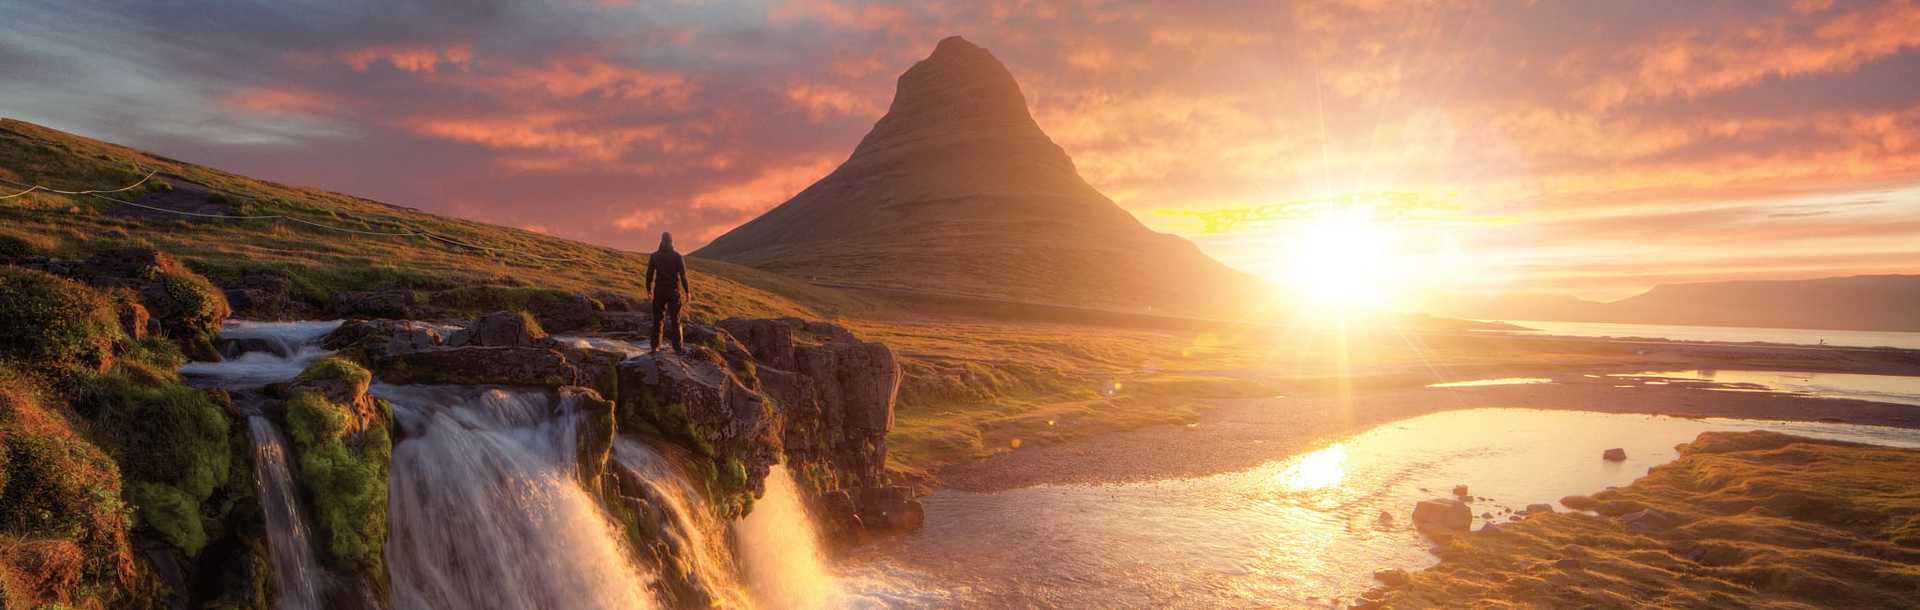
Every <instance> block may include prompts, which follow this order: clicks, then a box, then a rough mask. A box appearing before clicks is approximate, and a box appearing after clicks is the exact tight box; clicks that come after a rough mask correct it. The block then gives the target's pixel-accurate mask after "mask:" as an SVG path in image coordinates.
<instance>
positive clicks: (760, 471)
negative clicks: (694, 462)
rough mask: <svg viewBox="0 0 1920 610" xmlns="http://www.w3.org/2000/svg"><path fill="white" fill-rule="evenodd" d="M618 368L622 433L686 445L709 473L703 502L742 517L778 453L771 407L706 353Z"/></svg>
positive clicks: (662, 356)
mask: <svg viewBox="0 0 1920 610" xmlns="http://www.w3.org/2000/svg"><path fill="white" fill-rule="evenodd" d="M617 370H618V376H619V382H618V385H619V401H618V403H617V404H618V407H617V413H618V420H619V422H620V427H621V430H622V431H623V432H626V433H632V434H640V435H643V436H661V437H665V438H667V439H670V440H674V441H677V442H679V443H681V444H682V445H683V446H686V447H689V448H691V449H692V450H693V452H694V453H695V455H696V456H697V457H698V458H701V459H704V460H706V462H707V466H708V467H710V468H711V469H712V472H713V473H714V482H715V484H716V485H715V488H714V489H713V491H714V492H715V494H714V496H713V497H710V498H709V500H711V501H713V502H714V504H715V506H716V512H717V513H718V514H720V515H723V516H727V517H735V516H740V515H743V514H745V513H746V511H747V508H748V506H749V505H750V504H751V502H752V498H753V497H757V496H759V495H760V494H761V493H764V492H765V481H766V477H767V473H768V471H769V469H770V468H771V467H772V466H773V464H774V463H775V462H776V461H778V458H779V456H780V455H781V444H780V438H779V436H778V434H779V421H778V416H777V415H776V413H775V411H774V408H773V405H772V404H771V402H770V401H768V400H767V398H766V397H765V396H764V395H763V394H761V393H760V392H759V391H758V390H757V389H755V388H753V387H750V386H748V385H747V384H745V383H743V382H742V380H741V379H740V378H739V377H737V376H735V375H734V374H733V373H732V372H731V371H730V370H729V369H728V367H727V366H726V363H725V361H723V360H721V358H720V357H719V355H718V354H717V353H715V352H714V351H713V350H711V349H708V348H699V349H697V350H695V351H694V353H693V354H692V355H689V356H680V355H677V354H671V353H666V352H662V353H658V354H648V355H643V356H639V357H636V358H632V359H629V360H626V361H623V362H621V363H620V364H619V365H618V367H617Z"/></svg>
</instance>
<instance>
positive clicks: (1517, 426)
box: [853, 409, 1920, 607]
mask: <svg viewBox="0 0 1920 610" xmlns="http://www.w3.org/2000/svg"><path fill="white" fill-rule="evenodd" d="M1753 429H1767V430H1775V431H1780V432H1786V433H1792V434H1800V435H1806V436H1817V437H1825V438H1838V439H1846V440H1854V441H1861V442H1870V443H1878V444H1887V445H1900V446H1920V431H1914V430H1904V429H1894V428H1880V427H1872V426H1853V425H1840V424H1819V423H1788V422H1761V421H1747V420H1729V419H1680V418H1671V417H1659V416H1643V415H1618V414H1601V413H1586V412H1575V411H1535V410H1527V409H1472V410H1464V411H1450V412H1444V413H1437V414H1433V415H1426V416H1422V417H1416V418H1412V419H1407V420H1402V421H1399V422H1395V423H1392V424H1387V425H1383V426H1380V427H1377V428H1374V429H1372V430H1369V431H1367V432H1364V433H1361V434H1357V435H1354V436H1352V437H1349V438H1346V439H1344V440H1342V441H1340V442H1338V443H1335V444H1332V445H1329V446H1326V447H1324V448H1322V449H1319V450H1317V451H1314V452H1311V453H1307V454H1304V455H1299V456H1295V457H1293V458H1290V459H1287V460H1281V461H1276V462H1270V463H1267V464H1265V465H1262V466H1259V467H1255V468H1252V469H1249V470H1245V471H1240V472H1233V473H1226V474H1219V475H1213V476H1207V477H1200V478H1188V479H1168V480H1160V481H1152V482H1145V483H1129V484H1117V485H1038V486H1033V487H1027V488H1022V489H1015V490H1009V491H1001V492H991V493H971V492H963V491H954V490H941V491H937V492H935V493H934V494H932V495H931V496H928V497H926V498H924V499H923V501H924V502H925V505H926V509H927V520H926V526H925V528H923V529H922V530H920V531H919V532H916V533H915V534H913V535H911V536H909V537H907V538H905V539H902V540H900V541H897V542H895V543H893V544H892V545H891V546H888V547H884V548H883V549H882V550H880V551H878V552H879V555H878V556H876V557H869V558H867V559H865V563H864V564H861V563H860V562H855V565H854V566H853V573H854V574H855V575H857V574H858V573H859V572H860V570H862V569H866V570H908V571H911V572H914V573H918V574H926V575H929V578H930V580H932V581H934V582H937V583H938V584H939V586H940V588H942V589H944V590H945V591H946V592H948V593H951V594H952V595H953V596H954V597H953V599H955V600H957V601H958V603H960V604H961V605H1005V606H1036V605H1037V606H1070V607H1086V606H1098V607H1248V606H1261V607H1267V606H1280V607H1326V606H1336V605H1340V604H1341V603H1343V602H1344V601H1350V600H1352V599H1353V598H1354V596H1356V595H1358V594H1359V593H1361V592H1363V591H1365V590H1366V589H1367V588H1369V587H1370V586H1372V585H1373V582H1372V576H1371V575H1372V573H1373V571H1374V570H1376V569H1380V568H1402V569H1420V568H1424V567H1427V566H1429V565H1432V564H1433V563H1434V561H1435V559H1434V557H1433V556H1432V555H1431V554H1429V553H1428V552H1427V548H1428V543H1427V542H1426V541H1425V539H1424V538H1422V537H1421V536H1420V535H1419V534H1418V533H1417V532H1415V531H1414V530H1413V528H1412V527H1411V525H1410V523H1409V518H1410V516H1411V514H1412V509H1413V505H1414V503H1415V502H1417V501H1419V500H1422V499H1427V498H1433V497H1441V496H1447V495H1449V494H1450V491H1449V490H1451V488H1452V487H1453V486H1454V485H1459V484H1464V485H1467V486H1468V487H1469V492H1470V493H1471V494H1472V495H1473V496H1477V497H1480V498H1482V499H1478V500H1475V501H1474V502H1473V503H1472V504H1471V506H1472V507H1473V511H1474V513H1475V515H1476V517H1475V521H1476V523H1475V526H1474V527H1475V528H1479V527H1482V526H1483V525H1484V524H1485V523H1487V522H1497V521H1504V520H1507V519H1508V518H1509V517H1510V516H1511V515H1512V514H1513V513H1514V512H1515V511H1518V510H1521V509H1522V508H1524V507H1525V506H1526V505H1527V504H1529V503H1535V502H1548V503H1554V502H1557V501H1558V500H1559V499H1560V498H1561V497H1564V496H1567V495H1573V494H1589V493H1593V492H1595V491H1599V490H1601V489H1604V488H1606V487H1608V486H1619V485H1626V484H1628V483H1630V482H1632V481H1633V480H1634V479H1636V478H1638V477H1640V476H1641V475H1643V474H1645V473H1646V470H1647V468H1649V467H1651V466H1654V465H1657V464H1661V463H1664V462H1667V461H1670V460H1672V459H1674V458H1675V457H1676V454H1675V452H1674V450H1673V447H1674V445H1676V444H1679V443H1682V442H1685V441H1688V440H1691V439H1693V438H1694V437H1695V436H1697V435H1699V434H1700V433H1701V432H1705V431H1709V430H1753ZM1614 447H1619V448H1623V449H1625V450H1626V452H1627V460H1626V461H1624V462H1607V461H1604V460H1602V459H1601V458H1600V454H1601V452H1602V451H1604V450H1606V449H1609V448H1614ZM1556 508H1561V509H1563V510H1564V508H1563V507H1558V506H1556ZM1383 513H1384V514H1386V515H1387V517H1386V518H1382V514H1383ZM1482 515H1484V516H1482Z"/></svg>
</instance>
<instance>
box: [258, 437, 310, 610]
mask: <svg viewBox="0 0 1920 610" xmlns="http://www.w3.org/2000/svg"><path fill="white" fill-rule="evenodd" d="M247 426H248V429H249V433H250V434H251V435H252V437H253V466H254V477H255V478H256V479H258V481H259V484H260V508H261V510H262V511H263V512H265V513H266V515H265V517H266V525H267V546H268V552H269V553H270V555H271V556H272V561H273V578H274V584H275V585H277V588H278V589H279V591H280V610H320V588H321V584H322V583H321V582H320V580H321V577H322V574H324V572H322V571H321V569H320V565H319V560H318V559H317V558H316V556H315V555H314V553H313V537H312V536H310V535H309V534H308V533H307V521H306V519H305V518H304V517H303V516H302V515H301V514H300V500H299V498H300V496H299V493H298V492H297V491H296V490H295V489H294V487H293V476H292V475H291V474H290V473H289V472H288V470H287V442H286V439H285V438H282V437H281V436H280V431H279V430H275V429H274V427H273V422H272V421H268V420H267V418H265V417H261V416H258V415H254V416H251V417H248V418H247Z"/></svg>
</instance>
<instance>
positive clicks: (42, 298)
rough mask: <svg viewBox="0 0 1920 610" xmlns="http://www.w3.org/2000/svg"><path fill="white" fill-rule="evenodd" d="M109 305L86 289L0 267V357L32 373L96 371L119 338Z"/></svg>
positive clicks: (109, 360) (37, 273) (105, 363)
mask: <svg viewBox="0 0 1920 610" xmlns="http://www.w3.org/2000/svg"><path fill="white" fill-rule="evenodd" d="M122 337H123V335H122V334H121V332H120V327H119V320H118V318H117V317H116V315H115V313H114V310H113V306H112V305H111V304H109V303H108V302H107V300H106V299H105V298H102V297H101V295H100V294H99V293H98V292H96V291H94V290H92V289H89V288H87V287H86V286H84V285H82V284H79V283H77V282H73V281H71V280H66V279H63V278H60V277H57V276H54V275H51V274H47V273H43V272H40V271H34V270H31V269H22V268H18V267H0V359H3V360H12V361H14V362H17V363H19V364H20V365H21V366H23V367H26V368H30V369H33V370H37V371H47V372H53V373H56V374H67V373H71V372H75V371H95V372H97V371H101V370H105V369H106V368H107V367H108V366H110V365H111V364H112V363H113V355H114V351H115V346H116V344H117V343H118V342H120V341H121V340H122Z"/></svg>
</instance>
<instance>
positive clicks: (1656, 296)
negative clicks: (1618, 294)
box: [1429, 274, 1920, 332]
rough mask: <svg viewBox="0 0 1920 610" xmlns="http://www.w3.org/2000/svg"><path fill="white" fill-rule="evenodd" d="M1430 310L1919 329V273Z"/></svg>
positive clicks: (1720, 284) (1731, 283)
mask: <svg viewBox="0 0 1920 610" xmlns="http://www.w3.org/2000/svg"><path fill="white" fill-rule="evenodd" d="M1429 309H1430V312H1431V313H1434V314H1438V315H1451V316H1461V317H1470V318H1478V319H1489V318H1492V319H1505V320H1542V321H1556V322H1610V323H1626V324H1684V325H1695V326H1754V327H1771V328H1805V329H1819V330H1865V331H1897V332H1920V275H1904V274H1878V275H1850V276H1837V277H1826V278H1811V279H1802V280H1728V281H1716V282H1691V283H1682V284H1660V285H1656V286H1654V287H1653V288H1650V289H1648V290H1647V291H1646V292H1643V293H1640V294H1637V295H1634V296H1630V297H1627V298H1624V299H1619V300H1615V301H1587V300H1583V299H1578V298H1575V297H1571V296H1564V295H1538V294H1502V295H1483V296H1473V297H1455V298H1452V299H1447V300H1445V301H1444V302H1441V303H1439V304H1438V305H1436V306H1434V307H1430V308H1429Z"/></svg>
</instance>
